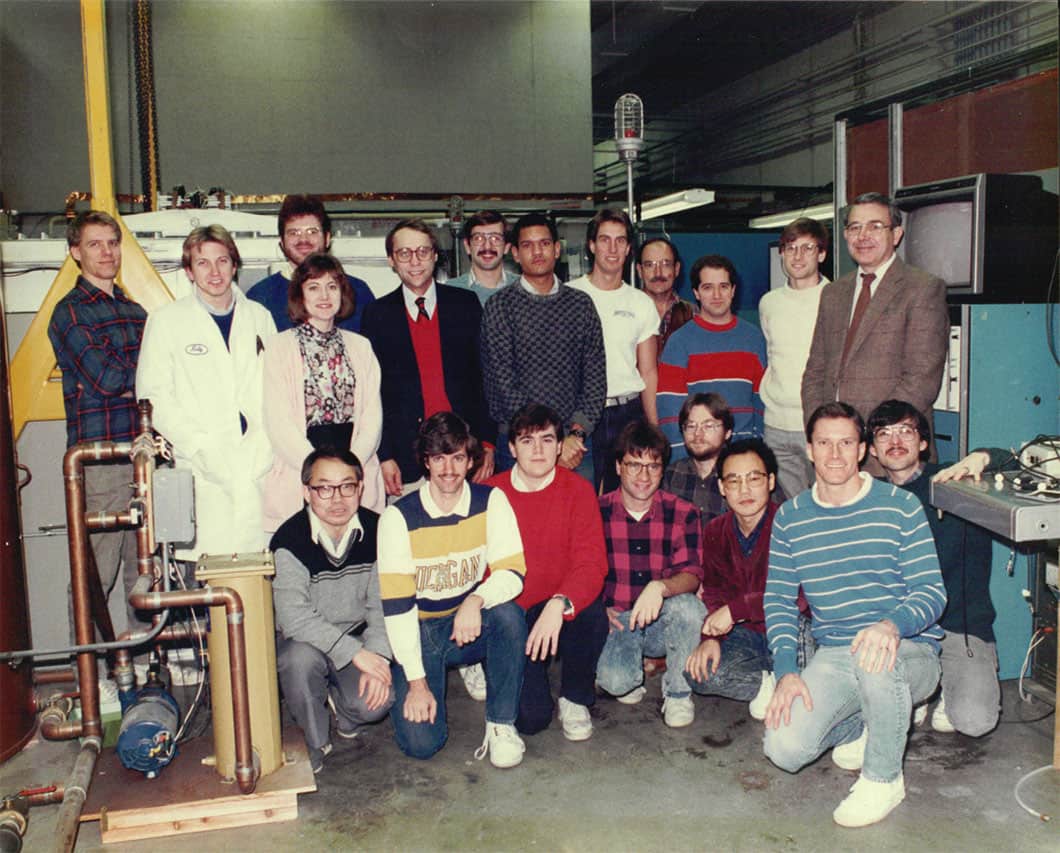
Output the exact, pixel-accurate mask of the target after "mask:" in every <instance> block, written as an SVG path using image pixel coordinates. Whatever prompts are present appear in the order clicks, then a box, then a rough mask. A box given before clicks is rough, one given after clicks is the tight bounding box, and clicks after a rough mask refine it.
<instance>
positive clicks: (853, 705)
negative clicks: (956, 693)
mask: <svg viewBox="0 0 1060 853" xmlns="http://www.w3.org/2000/svg"><path fill="white" fill-rule="evenodd" d="M802 680H803V681H805V682H806V687H807V688H808V689H809V691H810V698H811V699H812V700H813V710H812V711H807V710H806V706H805V705H804V704H803V703H802V701H801V700H800V699H796V700H795V701H794V702H792V705H791V724H790V725H787V726H785V725H783V723H782V724H781V726H780V728H778V729H766V738H765V754H766V757H767V758H768V759H769V760H770V761H772V762H773V763H774V764H776V765H777V767H780V768H781V769H782V770H787V771H788V772H789V773H795V772H796V771H798V770H800V769H801V768H803V767H805V766H806V765H807V764H809V763H810V762H811V761H815V760H816V759H817V757H818V756H820V755H821V754H822V753H823V752H825V750H828V749H831V748H832V747H833V746H839V745H840V744H844V743H849V742H850V741H852V740H854V739H855V738H857V737H858V736H860V734H861V730H862V728H867V729H868V733H869V736H868V741H867V743H866V745H865V762H864V764H863V765H862V768H861V775H862V776H864V777H865V778H866V779H869V780H870V781H873V782H893V781H894V780H895V779H897V778H898V777H899V776H901V774H902V755H903V754H904V753H905V744H906V738H907V736H908V732H909V722H910V716H911V713H912V709H913V705H914V704H915V703H917V702H923V701H924V700H925V699H926V698H927V697H928V696H930V695H931V693H932V691H933V690H934V689H935V686H936V685H937V684H938V681H939V655H938V652H937V651H936V650H935V648H934V647H933V646H932V645H931V644H930V643H917V642H913V641H912V640H902V642H901V645H899V647H898V659H897V660H896V661H895V664H894V669H893V670H891V671H889V672H888V671H886V670H885V671H884V672H878V673H868V672H865V671H864V670H862V669H861V668H860V667H858V665H857V658H856V656H854V655H852V654H850V646H849V645H846V646H819V647H818V649H817V652H816V654H815V655H814V656H813V659H812V660H811V661H810V662H809V664H808V665H807V666H806V669H805V670H804V671H803V673H802Z"/></svg>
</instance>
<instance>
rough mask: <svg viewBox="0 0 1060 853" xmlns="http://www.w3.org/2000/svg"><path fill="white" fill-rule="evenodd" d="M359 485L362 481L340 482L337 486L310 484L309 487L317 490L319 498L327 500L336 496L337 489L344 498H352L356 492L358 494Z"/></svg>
mask: <svg viewBox="0 0 1060 853" xmlns="http://www.w3.org/2000/svg"><path fill="white" fill-rule="evenodd" d="M359 485H361V484H360V483H351V482H346V483H339V484H338V485H337V486H332V485H324V486H310V487H309V488H311V489H312V490H313V491H314V492H316V495H317V497H318V498H320V499H321V500H325V501H326V500H331V498H333V497H334V496H335V492H336V490H337V491H338V493H339V494H340V495H342V496H343V497H344V498H352V497H353V496H354V495H355V494H357V487H358V486H359Z"/></svg>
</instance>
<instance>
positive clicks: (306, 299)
mask: <svg viewBox="0 0 1060 853" xmlns="http://www.w3.org/2000/svg"><path fill="white" fill-rule="evenodd" d="M354 298H355V297H354V294H353V288H351V287H350V283H349V279H347V277H346V273H345V271H344V270H343V269H342V264H341V263H339V261H338V260H337V259H336V258H334V257H332V256H331V255H327V254H314V255H310V256H309V257H307V258H306V259H305V260H304V261H302V263H300V264H299V265H298V268H297V269H296V270H295V271H294V274H293V275H292V276H291V285H290V288H289V290H288V311H289V313H290V316H291V319H292V320H293V321H294V322H295V327H294V328H293V329H288V330H287V331H285V332H282V333H280V334H279V335H277V336H276V337H275V338H273V339H272V340H270V341H269V342H268V344H266V346H265V402H264V405H265V429H266V430H267V431H268V434H269V439H270V441H271V443H272V449H273V454H274V461H273V467H272V471H271V472H269V475H268V477H267V478H266V480H265V530H266V531H275V530H276V529H277V528H278V527H279V526H280V525H281V524H283V522H284V521H286V520H287V519H288V518H289V517H290V516H292V515H294V514H295V513H296V512H298V511H299V510H300V509H301V508H302V493H303V491H304V490H303V488H302V478H301V472H302V462H303V460H304V459H305V458H306V456H307V455H309V453H310V451H311V450H313V448H319V447H323V446H332V447H336V448H347V447H348V448H349V449H350V450H351V451H352V452H353V453H354V454H355V455H356V456H357V458H358V459H360V461H361V465H363V466H364V492H363V493H362V495H361V505H362V506H365V507H367V508H368V509H371V510H374V511H375V512H382V511H383V509H385V507H386V495H385V493H384V491H383V475H382V471H381V470H380V467H379V459H378V458H377V457H376V451H377V450H378V449H379V437H380V435H381V434H382V431H383V403H382V400H381V399H380V396H379V362H378V361H377V360H376V357H375V353H374V352H372V345H371V344H370V343H369V342H368V339H367V338H364V337H362V336H361V335H357V334H354V333H353V332H348V331H346V330H345V329H340V328H338V327H337V326H336V325H335V322H336V320H342V319H344V318H346V317H348V316H349V315H350V314H352V313H353V310H354V307H355V306H354Z"/></svg>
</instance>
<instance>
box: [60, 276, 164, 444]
mask: <svg viewBox="0 0 1060 853" xmlns="http://www.w3.org/2000/svg"><path fill="white" fill-rule="evenodd" d="M146 322H147V312H146V311H144V309H143V308H142V307H140V305H139V304H138V303H136V302H133V301H132V300H131V299H129V298H128V297H127V296H126V295H125V293H124V292H123V291H122V289H121V288H120V287H118V286H117V285H115V286H114V296H113V297H110V296H108V295H107V294H106V293H104V292H103V291H102V290H100V289H99V288H98V287H95V286H94V285H92V284H90V283H89V282H88V281H86V280H85V279H84V278H83V277H81V276H78V279H77V283H76V284H75V285H74V286H73V288H72V289H71V290H70V292H69V293H67V294H66V296H64V297H63V298H62V299H60V300H59V302H58V304H57V305H56V306H55V310H54V311H53V312H52V318H51V322H50V323H49V324H48V338H49V340H50V341H51V344H52V349H53V350H55V359H56V362H57V363H58V365H59V369H60V370H62V372H63V402H64V403H65V407H66V444H67V446H68V447H69V446H71V445H74V444H77V443H78V442H82V441H127V440H128V439H131V438H132V437H133V436H135V435H136V432H137V429H138V415H137V409H136V396H135V387H136V361H137V359H138V358H139V356H140V340H141V339H142V338H143V333H144V323H146ZM127 391H128V392H133V393H130V394H129V396H123V395H124V394H125V393H126V392H127Z"/></svg>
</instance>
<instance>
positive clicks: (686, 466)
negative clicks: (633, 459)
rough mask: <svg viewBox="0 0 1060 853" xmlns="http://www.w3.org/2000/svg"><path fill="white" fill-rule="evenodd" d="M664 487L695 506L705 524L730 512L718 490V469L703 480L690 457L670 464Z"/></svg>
mask: <svg viewBox="0 0 1060 853" xmlns="http://www.w3.org/2000/svg"><path fill="white" fill-rule="evenodd" d="M662 487H663V489H664V490H665V491H667V492H669V493H670V494H672V495H677V496H678V497H679V498H681V499H682V500H686V501H688V502H689V503H690V504H693V505H695V507H696V509H698V510H699V515H700V518H701V519H702V521H703V523H704V524H706V523H707V522H708V521H710V520H711V519H712V518H717V517H718V516H719V515H721V514H722V513H723V512H728V510H729V505H728V504H727V503H725V498H723V497H722V496H721V490H720V489H719V488H718V469H717V468H715V469H714V470H713V471H711V472H710V473H709V474H708V475H707V476H706V477H705V478H701V477H700V476H699V472H698V471H696V463H695V462H694V461H693V460H692V459H691V458H690V457H688V456H686V457H685V458H684V459H678V460H677V461H676V462H671V463H670V467H668V468H667V469H666V473H664V474H663V480H662Z"/></svg>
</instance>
